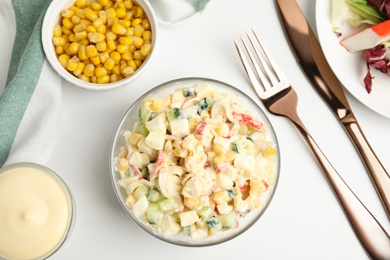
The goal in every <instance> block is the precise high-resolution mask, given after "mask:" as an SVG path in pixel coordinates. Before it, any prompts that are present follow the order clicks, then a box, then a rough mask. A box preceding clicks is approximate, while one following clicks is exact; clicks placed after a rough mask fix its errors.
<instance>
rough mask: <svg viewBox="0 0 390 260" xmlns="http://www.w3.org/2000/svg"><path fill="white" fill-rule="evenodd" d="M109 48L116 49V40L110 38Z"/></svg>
mask: <svg viewBox="0 0 390 260" xmlns="http://www.w3.org/2000/svg"><path fill="white" fill-rule="evenodd" d="M107 48H108V49H109V50H111V51H113V50H115V49H116V42H115V41H113V40H108V41H107Z"/></svg>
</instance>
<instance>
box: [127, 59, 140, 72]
mask: <svg viewBox="0 0 390 260" xmlns="http://www.w3.org/2000/svg"><path fill="white" fill-rule="evenodd" d="M127 65H129V66H130V67H132V68H133V70H136V69H137V68H138V66H137V64H136V63H135V61H134V60H129V61H128V62H127Z"/></svg>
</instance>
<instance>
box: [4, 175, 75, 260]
mask: <svg viewBox="0 0 390 260" xmlns="http://www.w3.org/2000/svg"><path fill="white" fill-rule="evenodd" d="M71 211H72V209H71V202H70V198H69V196H68V195H67V193H66V192H65V190H64V187H63V185H61V184H60V183H59V181H58V180H57V179H55V178H54V177H53V176H52V175H50V174H49V173H47V172H45V171H43V170H41V169H38V168H33V167H21V168H15V169H11V170H9V171H6V172H4V173H2V174H0V212H1V213H0V257H1V256H2V257H5V258H9V259H35V258H38V257H40V256H43V255H45V254H47V253H49V252H50V251H51V250H53V249H54V248H55V247H56V246H57V245H58V244H59V243H61V242H62V240H63V239H64V236H65V235H66V233H67V230H68V228H69V223H70V218H71Z"/></svg>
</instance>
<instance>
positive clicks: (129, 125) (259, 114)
mask: <svg viewBox="0 0 390 260" xmlns="http://www.w3.org/2000/svg"><path fill="white" fill-rule="evenodd" d="M202 82H208V83H210V84H211V85H212V86H213V88H214V89H215V91H216V92H219V93H228V94H230V95H232V96H233V97H234V98H235V99H236V100H237V101H238V103H240V104H241V105H243V106H244V108H246V109H247V110H248V111H250V112H251V114H252V115H253V116H254V117H255V118H256V119H259V120H260V121H262V122H263V123H264V125H265V127H266V129H267V133H268V138H269V140H270V141H272V142H273V143H274V144H275V149H276V152H277V157H276V159H275V162H274V165H273V166H274V169H273V173H274V174H273V179H272V181H271V182H270V186H269V189H268V190H267V191H266V192H264V193H263V196H262V197H261V201H262V205H261V206H260V208H259V209H256V210H252V211H251V212H250V213H249V214H247V215H246V216H245V217H243V218H241V221H240V226H239V227H238V228H234V229H230V230H226V231H219V232H216V233H215V234H214V235H212V236H208V237H206V238H202V239H192V238H190V237H188V236H184V235H182V234H176V235H164V234H161V233H160V232H158V231H157V230H156V229H155V228H153V227H151V226H150V225H148V224H147V223H146V222H144V221H142V220H140V219H139V218H137V217H136V216H135V215H134V213H133V211H132V209H131V208H130V207H128V206H127V205H126V198H127V192H126V190H125V189H124V188H123V187H122V186H120V184H119V183H118V182H119V180H120V174H119V172H118V171H117V170H116V161H117V159H116V158H117V157H118V154H119V153H120V150H121V147H123V146H125V145H126V141H125V140H124V137H123V133H124V132H125V131H128V130H130V131H131V130H132V129H133V126H134V123H135V122H136V121H138V110H139V108H140V106H141V103H142V100H144V99H145V98H162V97H165V96H166V95H167V94H172V93H173V91H174V90H175V89H178V88H186V87H192V86H193V85H194V84H195V83H202ZM279 164H280V153H279V145H278V142H277V138H276V135H275V132H274V130H273V127H272V125H271V123H270V121H269V120H268V118H267V116H266V115H265V114H264V112H263V111H262V110H261V108H260V107H259V106H258V105H257V104H256V103H255V102H254V101H253V100H252V99H251V98H249V97H248V96H247V95H246V94H245V93H243V92H241V91H240V90H238V89H237V88H235V87H233V86H231V85H228V84H226V83H223V82H220V81H217V80H213V79H206V78H184V79H177V80H173V81H169V82H166V83H163V84H161V85H159V86H157V87H155V88H153V89H151V90H150V91H148V92H147V93H145V94H144V95H143V96H142V97H140V98H139V99H138V100H137V101H136V102H135V103H134V104H133V105H132V106H131V107H130V108H129V110H128V111H127V112H126V113H125V115H124V117H123V119H122V120H121V122H120V123H119V126H118V128H117V131H116V133H115V135H114V139H113V143H112V147H111V152H110V170H111V181H112V185H113V188H114V191H115V193H116V196H117V198H118V200H119V202H120V204H121V206H122V207H123V209H124V210H125V212H126V213H127V214H128V215H129V216H130V217H131V218H132V219H133V220H134V221H135V222H136V223H137V224H138V225H139V226H140V227H142V228H143V229H144V230H145V231H147V232H148V233H149V234H151V235H153V236H155V237H157V238H159V239H161V240H163V241H166V242H169V243H172V244H175V245H181V246H190V247H201V246H210V245H215V244H219V243H222V242H225V241H228V240H230V239H232V238H234V237H236V236H238V235H240V234H242V233H243V232H244V231H246V230H247V229H249V228H250V227H251V226H252V225H253V224H255V223H256V221H257V220H258V219H259V218H260V217H261V215H262V214H263V213H264V211H265V210H266V208H267V206H268V205H269V203H270V202H271V199H272V197H273V194H274V192H275V190H276V186H277V182H278V178H279V167H280V166H279Z"/></svg>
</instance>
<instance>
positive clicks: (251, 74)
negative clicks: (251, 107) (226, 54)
mask: <svg viewBox="0 0 390 260" xmlns="http://www.w3.org/2000/svg"><path fill="white" fill-rule="evenodd" d="M241 40H242V41H243V43H244V46H245V42H244V40H243V39H242V37H241ZM234 44H235V45H236V48H237V52H238V55H239V56H240V60H241V62H242V65H244V69H245V71H246V74H247V75H248V78H249V81H250V82H251V83H252V86H253V88H254V89H255V91H256V93H257V94H258V95H259V96H260V95H261V94H262V93H261V92H260V90H259V87H261V88H263V90H264V91H265V87H264V84H259V81H258V80H257V77H256V75H255V73H254V72H253V70H252V69H251V65H250V64H249V61H248V60H247V58H246V57H245V55H244V52H243V51H242V49H241V47H240V46H239V44H238V42H237V40H236V39H234ZM247 52H248V49H247ZM248 54H250V52H248ZM257 73H258V72H257ZM258 76H259V77H260V78H261V77H262V73H261V74H258ZM263 79H264V76H263ZM261 80H262V79H261Z"/></svg>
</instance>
